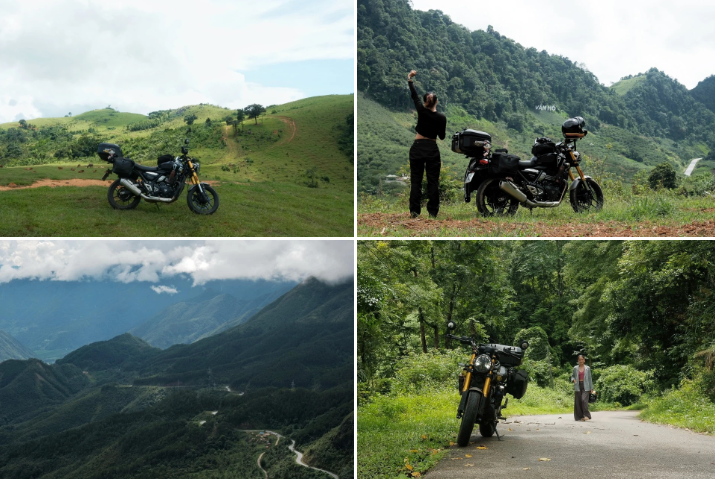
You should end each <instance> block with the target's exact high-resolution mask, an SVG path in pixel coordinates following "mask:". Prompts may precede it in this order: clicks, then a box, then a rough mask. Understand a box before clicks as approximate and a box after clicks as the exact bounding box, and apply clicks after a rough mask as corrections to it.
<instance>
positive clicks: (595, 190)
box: [569, 178, 603, 213]
mask: <svg viewBox="0 0 715 479" xmlns="http://www.w3.org/2000/svg"><path fill="white" fill-rule="evenodd" d="M569 199H570V200H571V207H572V208H573V210H574V211H575V212H576V213H588V212H590V211H601V209H602V208H603V191H601V187H600V186H598V183H596V181H595V180H593V179H592V178H586V182H583V181H580V182H579V184H578V186H577V187H576V188H574V189H572V190H571V191H570V192H569Z"/></svg>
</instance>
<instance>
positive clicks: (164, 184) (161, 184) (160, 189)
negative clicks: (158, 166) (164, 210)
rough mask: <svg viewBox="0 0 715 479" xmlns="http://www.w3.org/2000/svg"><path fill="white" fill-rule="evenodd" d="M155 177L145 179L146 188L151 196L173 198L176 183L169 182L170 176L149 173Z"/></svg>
mask: <svg viewBox="0 0 715 479" xmlns="http://www.w3.org/2000/svg"><path fill="white" fill-rule="evenodd" d="M147 176H151V177H153V178H155V179H153V180H152V181H149V182H147V181H145V182H144V188H146V190H147V191H148V192H149V195H151V196H158V197H159V198H172V197H173V196H174V191H175V185H170V184H169V177H168V176H166V175H160V174H156V173H154V174H151V175H147Z"/></svg>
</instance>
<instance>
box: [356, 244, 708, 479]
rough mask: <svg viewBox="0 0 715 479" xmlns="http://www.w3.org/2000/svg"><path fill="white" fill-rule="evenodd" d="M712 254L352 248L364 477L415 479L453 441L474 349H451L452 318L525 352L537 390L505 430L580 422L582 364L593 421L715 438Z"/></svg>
mask: <svg viewBox="0 0 715 479" xmlns="http://www.w3.org/2000/svg"><path fill="white" fill-rule="evenodd" d="M714 251H715V250H713V248H712V245H711V244H710V242H707V241H698V242H691V241H665V242H661V241H625V242H623V241H587V242H584V241H553V240H552V241H518V242H493V241H462V240H454V241H401V240H392V241H389V242H388V241H374V240H364V241H360V242H358V333H357V334H358V336H357V342H358V416H357V417H358V419H357V424H358V477H359V478H373V477H379V478H394V477H419V476H416V475H415V473H416V472H419V473H420V475H421V474H422V473H424V471H426V470H428V469H429V468H430V467H431V466H432V465H433V464H435V463H436V462H437V461H439V460H440V458H441V457H443V455H444V454H445V448H448V447H450V446H452V445H454V442H456V441H455V439H456V434H457V431H458V428H459V422H458V421H457V420H456V419H455V415H456V409H457V405H458V402H459V394H458V392H457V375H458V374H459V372H460V370H461V368H460V367H459V365H458V363H459V362H465V360H466V359H467V358H468V351H467V349H466V348H463V347H461V346H460V345H456V344H454V342H452V344H447V342H446V341H445V337H444V333H445V332H446V327H445V324H446V322H447V321H448V320H453V321H455V322H456V323H457V325H458V329H457V332H456V334H459V335H470V336H472V337H474V338H475V339H477V340H478V341H479V342H482V343H487V342H489V343H494V342H496V343H501V344H518V343H519V342H520V341H521V340H523V339H526V340H528V341H529V343H530V346H529V349H528V350H527V352H526V357H525V360H524V363H523V365H522V368H523V369H524V370H526V371H527V372H528V373H529V377H530V384H529V388H528V390H527V392H526V395H525V396H524V397H523V398H522V399H521V400H515V399H513V398H510V399H509V403H508V407H507V409H505V410H504V415H505V416H507V417H508V418H509V420H510V421H511V420H513V419H514V416H518V415H532V414H564V415H571V414H573V386H572V384H571V383H570V381H569V378H570V375H571V371H572V368H573V365H574V364H575V362H576V355H577V354H579V353H582V354H585V355H586V356H587V363H588V364H590V365H591V367H592V371H593V379H594V382H595V390H596V391H597V392H598V401H597V402H596V403H595V404H593V405H592V410H594V411H599V410H613V409H637V410H641V411H642V412H641V417H642V418H643V419H645V420H647V421H651V422H657V423H663V424H670V425H674V426H678V427H685V428H688V429H690V430H693V431H698V432H706V433H710V434H713V433H715V371H713V363H714V361H713V358H715V352H714V350H713V344H714V341H715V329H713V323H712V312H713V311H712V304H714V303H713V300H714V299H715V298H713V294H714V293H713V288H712V287H711V285H712V282H713V278H714V277H715V276H714V274H715V253H714ZM508 397H510V396H508ZM508 429H509V425H508V424H502V425H501V426H500V431H501V432H503V433H505V434H509V433H510V432H509V430H508ZM408 465H409V466H410V467H407V466H408Z"/></svg>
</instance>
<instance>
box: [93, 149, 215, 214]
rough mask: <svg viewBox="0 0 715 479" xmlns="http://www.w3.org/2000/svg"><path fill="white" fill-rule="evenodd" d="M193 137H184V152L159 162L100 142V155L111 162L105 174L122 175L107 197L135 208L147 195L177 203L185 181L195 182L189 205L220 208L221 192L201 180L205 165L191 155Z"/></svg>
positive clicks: (123, 206) (206, 211) (118, 204)
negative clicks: (152, 163)
mask: <svg viewBox="0 0 715 479" xmlns="http://www.w3.org/2000/svg"><path fill="white" fill-rule="evenodd" d="M188 144H189V140H188V139H187V140H184V146H182V147H181V156H177V157H175V158H174V157H173V156H172V155H162V156H160V157H159V158H158V160H157V164H158V166H142V165H139V164H137V163H135V162H134V161H133V160H130V159H129V158H124V157H123V156H122V149H121V148H120V147H119V145H115V144H113V143H100V145H99V147H98V148H97V154H98V155H99V157H100V158H101V159H102V160H104V161H106V162H107V163H111V165H112V167H111V168H109V169H107V171H106V172H105V173H104V176H103V177H102V180H106V179H107V177H108V176H109V175H110V174H112V173H114V174H115V175H117V176H118V177H119V179H118V180H116V181H115V182H114V183H112V184H111V186H110V187H109V192H108V193H107V199H108V200H109V204H110V205H112V208H114V209H117V210H131V209H133V208H136V207H137V205H138V204H139V202H140V201H141V200H142V199H144V200H145V201H148V202H149V203H173V202H174V201H176V200H178V199H179V196H180V195H181V192H182V191H183V190H184V185H185V184H186V182H187V181H188V182H189V183H191V185H192V186H191V187H190V188H189V191H188V194H187V197H186V201H187V203H188V204H189V209H191V211H193V212H194V213H198V214H200V215H210V214H212V213H214V212H215V211H216V210H217V209H218V193H216V190H214V189H213V188H212V187H211V186H210V185H208V184H206V183H201V182H200V181H199V176H198V173H199V169H200V167H201V165H200V164H199V162H198V161H196V160H195V159H192V158H189V156H188V153H189V148H188V146H186V145H188Z"/></svg>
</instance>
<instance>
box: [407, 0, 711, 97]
mask: <svg viewBox="0 0 715 479" xmlns="http://www.w3.org/2000/svg"><path fill="white" fill-rule="evenodd" d="M413 3H414V7H415V8H416V9H418V10H430V9H434V10H441V11H442V12H444V13H445V14H447V15H449V16H450V18H451V19H452V21H454V22H456V23H459V24H461V25H464V26H465V27H467V28H469V29H470V30H486V29H487V27H488V26H489V25H492V26H493V27H494V29H495V30H496V31H497V32H499V33H500V34H502V35H504V36H506V37H508V38H511V39H512V40H515V41H516V42H518V43H520V44H521V45H522V46H524V47H526V48H531V47H534V48H536V49H537V50H539V51H541V50H546V51H547V52H549V53H551V54H556V55H562V56H565V57H568V58H569V59H571V60H572V61H575V62H576V61H577V62H579V63H585V64H586V65H587V66H588V69H589V70H590V71H591V72H593V74H594V75H596V76H597V77H598V79H599V81H600V82H601V83H604V84H605V85H610V84H611V82H616V81H618V80H619V79H620V78H622V77H624V76H627V75H631V74H632V75H635V74H637V73H643V72H645V71H647V70H649V69H650V68H653V67H655V68H657V69H658V70H661V71H664V72H665V73H666V74H668V75H669V76H670V77H671V78H675V79H677V80H678V81H679V82H680V83H682V84H683V85H685V86H686V87H687V88H693V87H695V86H696V85H697V84H698V82H699V81H701V80H703V79H705V78H706V77H708V76H710V75H713V74H715V67H713V64H712V61H708V60H706V59H707V58H715V29H713V28H712V25H711V24H712V19H713V18H715V3H713V2H702V1H699V0H683V1H680V2H678V3H677V4H674V3H673V2H672V1H667V0H629V1H628V2H627V3H626V2H623V1H616V0H602V1H599V2H574V1H573V0H571V1H564V0H545V1H540V2H534V1H529V0H511V1H508V2H497V1H494V0H491V1H488V2H464V1H463V0H439V1H437V0H414V1H413Z"/></svg>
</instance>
